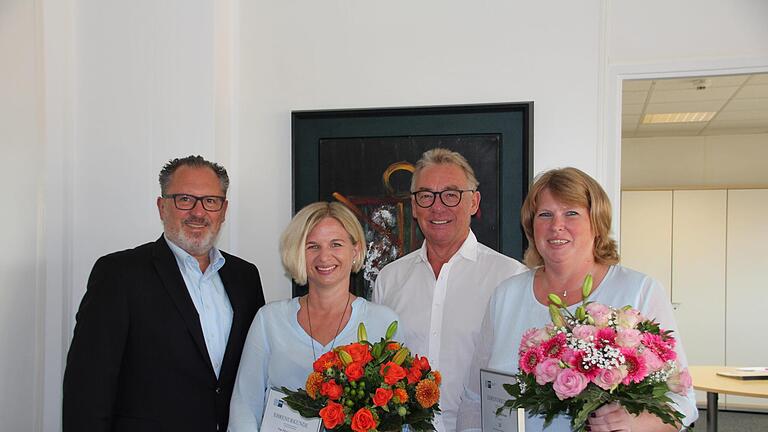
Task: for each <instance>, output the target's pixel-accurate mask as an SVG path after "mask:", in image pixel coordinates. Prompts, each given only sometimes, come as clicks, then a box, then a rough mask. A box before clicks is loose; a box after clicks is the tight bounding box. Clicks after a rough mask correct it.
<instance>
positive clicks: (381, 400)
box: [373, 387, 393, 406]
mask: <svg viewBox="0 0 768 432" xmlns="http://www.w3.org/2000/svg"><path fill="white" fill-rule="evenodd" d="M392 394H393V393H392V390H390V389H384V388H381V387H379V388H377V389H376V393H375V394H374V395H373V403H374V405H376V406H386V405H387V404H388V403H389V400H390V399H392Z"/></svg>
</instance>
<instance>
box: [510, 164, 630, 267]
mask: <svg viewBox="0 0 768 432" xmlns="http://www.w3.org/2000/svg"><path fill="white" fill-rule="evenodd" d="M544 189H549V191H550V193H551V194H552V195H553V196H554V197H555V198H556V199H557V200H559V201H562V202H563V203H565V204H569V205H579V206H582V207H585V208H587V209H588V210H589V222H590V224H591V225H592V232H593V233H594V235H595V246H594V250H593V252H592V253H593V255H594V257H595V262H597V263H599V264H608V265H612V264H618V263H619V252H618V250H617V248H616V241H615V240H613V239H612V238H611V236H610V235H611V201H610V200H609V199H608V195H607V194H606V193H605V190H603V188H602V186H600V184H599V183H598V182H597V181H595V179H593V178H592V177H590V176H589V175H587V174H586V173H585V172H583V171H581V170H579V169H576V168H572V167H567V168H558V169H553V170H550V171H546V172H543V173H541V174H539V175H538V176H537V178H536V180H535V181H534V183H533V185H531V187H530V189H529V190H528V196H526V197H525V201H524V202H523V206H522V208H521V209H520V219H521V222H522V225H523V231H525V236H526V237H527V238H528V249H527V250H526V251H525V258H524V261H525V264H526V265H527V266H528V267H531V268H533V267H538V266H541V265H542V264H544V260H543V259H542V258H541V254H539V250H538V249H537V248H536V242H535V241H534V238H533V219H534V217H535V215H536V207H537V205H538V199H539V195H541V193H542V192H543V191H544Z"/></svg>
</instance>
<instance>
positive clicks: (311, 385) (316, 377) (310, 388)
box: [305, 372, 323, 399]
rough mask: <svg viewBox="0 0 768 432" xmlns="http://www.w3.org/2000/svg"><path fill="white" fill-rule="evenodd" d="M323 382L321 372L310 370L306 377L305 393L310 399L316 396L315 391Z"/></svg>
mask: <svg viewBox="0 0 768 432" xmlns="http://www.w3.org/2000/svg"><path fill="white" fill-rule="evenodd" d="M322 384H323V374H321V373H318V372H312V373H310V374H309V376H308V377H307V384H306V386H305V387H306V389H307V394H308V395H309V397H311V398H312V399H314V398H316V397H317V392H318V391H319V390H320V386H321V385H322Z"/></svg>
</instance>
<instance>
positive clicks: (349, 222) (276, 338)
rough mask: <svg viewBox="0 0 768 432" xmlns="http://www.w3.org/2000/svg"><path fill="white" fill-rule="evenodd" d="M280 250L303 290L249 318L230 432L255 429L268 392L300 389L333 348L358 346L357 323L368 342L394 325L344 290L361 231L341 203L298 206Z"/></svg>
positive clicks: (356, 265) (359, 250) (359, 254)
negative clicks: (283, 388)
mask: <svg viewBox="0 0 768 432" xmlns="http://www.w3.org/2000/svg"><path fill="white" fill-rule="evenodd" d="M280 252H281V256H282V261H283V266H284V267H285V269H286V271H287V272H288V273H289V274H290V276H291V277H292V278H293V280H294V281H296V283H298V284H300V285H307V287H308V293H307V295H305V296H303V297H297V298H293V299H290V300H280V301H275V302H272V303H270V304H268V305H266V306H264V307H262V308H261V309H260V310H259V311H258V313H257V314H256V317H255V318H254V320H253V323H252V324H251V328H250V331H249V332H248V337H247V339H246V341H245V347H244V348H243V355H242V358H241V360H240V368H239V370H238V373H237V379H236V381H235V385H234V391H233V394H232V401H231V403H230V414H229V427H228V429H227V430H228V431H231V432H246V431H247V432H256V431H258V430H259V426H260V424H261V420H262V416H263V414H264V408H265V398H266V396H267V392H268V390H269V389H270V388H273V387H277V388H280V387H287V388H290V389H297V388H300V387H305V385H306V384H307V383H306V380H307V376H308V375H309V374H310V372H312V370H313V367H314V368H317V367H318V365H322V364H323V363H324V362H325V361H326V359H328V358H330V355H331V354H332V353H330V352H331V351H333V350H334V348H338V347H341V346H343V345H347V344H351V343H354V342H357V341H358V325H359V324H360V323H364V324H365V327H366V328H367V331H368V334H369V335H370V336H371V340H374V341H376V340H379V338H380V337H383V336H384V335H385V333H387V328H388V327H389V325H390V324H391V323H392V322H393V321H397V320H398V316H397V314H396V313H395V312H393V311H392V310H391V309H389V308H387V307H385V306H381V305H377V304H373V303H370V302H368V301H367V300H365V299H364V298H361V297H356V296H354V295H353V294H352V293H351V292H350V291H349V286H350V274H351V273H352V272H357V271H359V270H360V268H362V266H363V261H364V260H365V256H366V255H365V234H364V233H363V229H362V227H361V226H360V222H358V220H357V217H356V216H355V215H354V214H353V213H352V212H351V211H350V210H349V209H347V208H346V207H344V205H342V204H341V203H336V202H334V203H328V202H316V203H313V204H309V205H308V206H306V207H304V208H303V209H301V211H299V212H298V213H297V214H296V216H294V217H293V219H292V220H291V223H290V224H289V225H288V227H287V228H286V229H285V231H284V232H283V234H282V236H281V238H280ZM331 390H333V391H336V389H335V388H331ZM329 391H330V390H329Z"/></svg>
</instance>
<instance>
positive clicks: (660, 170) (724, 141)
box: [621, 134, 768, 189]
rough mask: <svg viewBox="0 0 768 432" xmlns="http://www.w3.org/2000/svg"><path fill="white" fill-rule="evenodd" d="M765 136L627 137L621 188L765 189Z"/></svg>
mask: <svg viewBox="0 0 768 432" xmlns="http://www.w3.org/2000/svg"><path fill="white" fill-rule="evenodd" d="M765 161H768V134H757V135H720V136H700V137H665V138H626V139H624V140H623V144H622V159H621V186H622V188H623V189H632V188H644V189H649V188H650V189H654V188H673V189H674V188H711V187H715V188H731V189H733V188H745V187H761V188H765V187H768V170H767V169H765Z"/></svg>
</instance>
